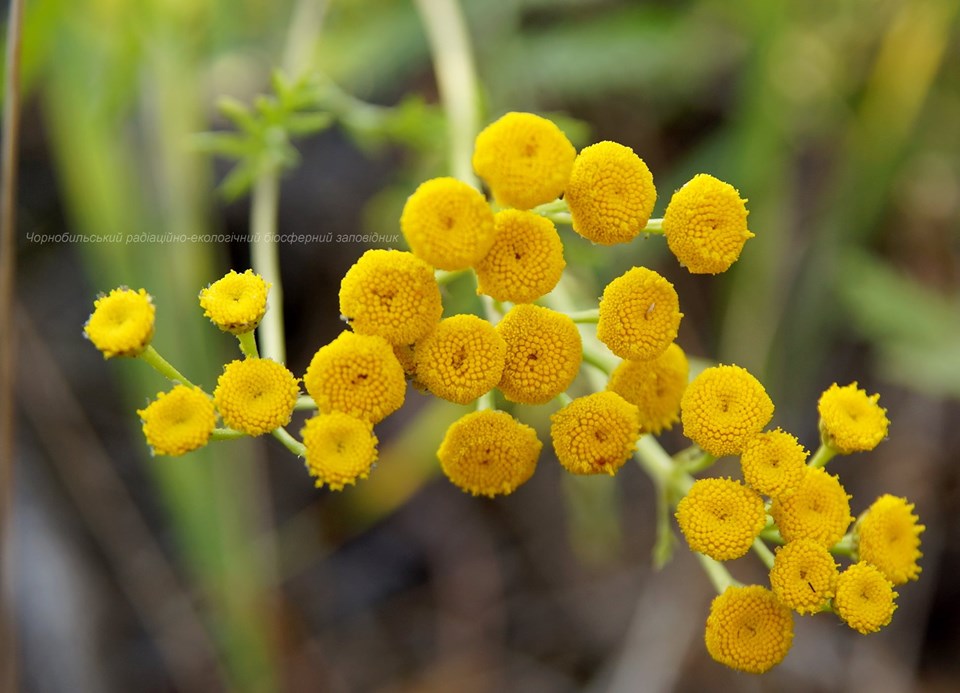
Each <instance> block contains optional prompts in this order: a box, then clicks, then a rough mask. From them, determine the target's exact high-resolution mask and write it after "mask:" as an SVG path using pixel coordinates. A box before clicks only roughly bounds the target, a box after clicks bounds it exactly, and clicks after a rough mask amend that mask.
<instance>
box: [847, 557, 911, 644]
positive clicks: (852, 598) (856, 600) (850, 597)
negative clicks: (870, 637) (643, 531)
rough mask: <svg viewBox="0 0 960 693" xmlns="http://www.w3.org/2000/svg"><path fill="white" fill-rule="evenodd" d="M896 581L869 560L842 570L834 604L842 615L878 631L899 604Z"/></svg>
mask: <svg viewBox="0 0 960 693" xmlns="http://www.w3.org/2000/svg"><path fill="white" fill-rule="evenodd" d="M896 598H897V593H896V592H895V591H894V589H893V584H892V583H891V582H890V581H889V580H888V579H887V578H886V577H885V576H884V574H883V573H881V572H880V570H879V569H877V568H876V567H874V566H872V565H870V564H869V563H867V562H865V561H861V562H860V563H856V564H854V565H852V566H850V567H849V568H847V569H846V570H845V571H843V572H842V573H840V577H839V578H838V579H837V596H836V597H834V599H833V606H834V608H835V609H836V612H837V613H838V614H839V615H840V618H842V619H843V620H844V622H845V623H846V624H847V625H848V626H850V627H851V628H853V629H854V630H856V631H858V632H860V633H863V634H864V635H866V634H868V633H875V632H877V631H878V630H880V629H881V628H883V627H884V626H885V625H887V624H888V623H890V620H891V619H892V618H893V612H894V611H896V609H897V605H896V603H895V601H894V600H895V599H896Z"/></svg>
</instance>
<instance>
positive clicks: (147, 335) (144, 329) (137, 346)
mask: <svg viewBox="0 0 960 693" xmlns="http://www.w3.org/2000/svg"><path fill="white" fill-rule="evenodd" d="M155 315H156V308H154V306H153V300H152V299H151V298H150V294H148V293H147V292H146V291H145V290H144V289H140V290H139V291H134V290H133V289H128V288H126V287H120V288H119V289H113V290H112V291H111V292H110V293H109V294H108V295H107V296H101V297H100V298H98V299H97V300H96V301H95V302H94V304H93V313H92V314H91V315H90V318H89V319H88V320H87V324H86V325H84V327H83V333H84V335H86V337H87V339H89V340H90V341H91V342H93V345H94V346H95V347H97V349H99V350H100V351H101V353H103V357H104V358H112V357H114V356H136V355H138V354H139V353H140V352H142V351H143V350H144V349H146V348H147V345H148V344H150V340H151V339H153V322H154V317H155Z"/></svg>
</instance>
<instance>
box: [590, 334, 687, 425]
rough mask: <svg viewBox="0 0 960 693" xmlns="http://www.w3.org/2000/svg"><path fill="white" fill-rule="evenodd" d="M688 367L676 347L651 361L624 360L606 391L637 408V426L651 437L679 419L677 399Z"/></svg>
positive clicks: (684, 355)
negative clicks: (638, 419) (638, 416)
mask: <svg viewBox="0 0 960 693" xmlns="http://www.w3.org/2000/svg"><path fill="white" fill-rule="evenodd" d="M689 373H690V367H689V365H688V363H687V355H686V354H684V353H683V349H681V348H680V347H679V345H677V344H675V343H674V344H671V345H670V346H668V347H667V349H666V351H664V352H663V353H662V354H660V355H659V356H657V357H656V358H655V359H651V360H650V361H629V360H628V361H623V362H622V363H621V364H620V365H619V366H617V368H616V369H615V370H614V371H613V373H612V374H611V375H610V382H609V383H607V389H608V390H611V391H612V392H616V393H617V394H618V395H620V396H621V397H623V398H624V399H625V400H627V401H628V402H630V403H631V404H635V405H637V409H638V410H639V413H640V427H641V429H642V430H643V431H645V432H648V433H653V434H654V435H656V434H658V433H660V432H661V431H663V430H669V429H671V428H673V424H675V423H676V422H677V421H679V420H680V398H681V397H683V391H684V390H685V389H686V388H687V379H688V377H689Z"/></svg>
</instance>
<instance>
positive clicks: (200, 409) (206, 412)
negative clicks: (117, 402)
mask: <svg viewBox="0 0 960 693" xmlns="http://www.w3.org/2000/svg"><path fill="white" fill-rule="evenodd" d="M137 414H138V415H139V416H140V419H141V420H142V421H143V435H144V437H145V438H146V439H147V444H148V445H149V446H150V449H151V451H152V452H153V454H154V455H170V456H172V457H176V456H178V455H182V454H184V453H187V452H190V451H191V450H196V449H197V448H202V447H203V446H204V445H206V444H207V441H208V440H210V434H211V433H213V429H214V427H215V426H216V425H217V412H216V410H215V409H214V406H213V400H212V399H210V396H209V395H207V393H205V392H204V391H203V390H201V389H200V388H199V387H188V386H186V385H175V386H174V387H173V389H171V390H170V391H169V392H159V393H157V398H156V399H155V400H153V401H152V402H151V403H150V404H149V405H147V406H146V407H145V408H144V409H140V410H138V411H137Z"/></svg>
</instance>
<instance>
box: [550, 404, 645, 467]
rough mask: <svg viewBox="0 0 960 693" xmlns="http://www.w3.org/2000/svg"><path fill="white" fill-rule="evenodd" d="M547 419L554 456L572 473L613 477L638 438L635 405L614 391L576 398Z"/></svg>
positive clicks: (638, 429)
mask: <svg viewBox="0 0 960 693" xmlns="http://www.w3.org/2000/svg"><path fill="white" fill-rule="evenodd" d="M550 420H551V421H552V425H551V426H550V435H551V437H552V438H553V449H554V451H555V452H556V453H557V459H558V460H560V464H562V465H563V466H564V467H565V468H566V469H567V471H570V472H572V473H574V474H600V473H606V474H609V475H611V476H613V475H614V474H615V473H616V472H617V470H618V469H620V467H622V466H623V463H624V462H626V461H627V460H628V459H630V456H631V455H632V454H633V450H634V447H635V446H636V444H637V438H639V437H640V420H639V417H638V415H637V408H636V406H634V405H633V404H630V403H629V402H628V401H626V400H625V399H624V398H623V397H621V396H620V395H618V394H617V393H616V392H595V393H593V394H591V395H587V396H586V397H578V398H577V399H575V400H573V401H572V402H570V404H568V405H567V406H565V407H564V408H563V409H561V410H559V411H558V412H556V413H555V414H553V416H551V417H550Z"/></svg>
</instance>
